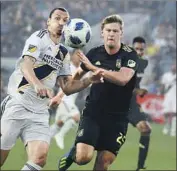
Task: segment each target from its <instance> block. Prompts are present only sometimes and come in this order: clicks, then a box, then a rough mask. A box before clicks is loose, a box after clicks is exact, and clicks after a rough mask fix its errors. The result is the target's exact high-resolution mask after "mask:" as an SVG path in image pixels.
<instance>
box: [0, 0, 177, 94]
mask: <svg viewBox="0 0 177 171" xmlns="http://www.w3.org/2000/svg"><path fill="white" fill-rule="evenodd" d="M61 6H62V7H65V8H66V9H67V10H68V11H69V12H70V15H71V18H83V19H85V20H86V21H87V22H88V23H89V24H90V25H91V26H94V25H95V24H97V23H100V21H101V20H102V19H103V18H104V17H105V16H107V15H109V14H114V13H119V14H129V13H130V14H132V13H138V14H139V15H141V14H148V15H149V18H150V19H149V23H148V28H147V29H145V30H144V31H143V34H142V35H140V36H143V37H145V39H146V41H147V52H146V56H147V58H148V59H149V63H150V66H149V68H148V72H147V73H148V74H147V76H146V79H145V80H144V82H143V84H144V85H145V86H146V87H147V88H148V90H149V91H150V93H159V80H160V78H161V76H162V75H163V74H164V73H165V72H168V71H169V70H170V68H171V65H172V64H173V63H176V3H175V2H173V1H171V2H169V1H168V2H167V1H147V0H145V1H143V0H141V1H124V0H110V1H107V0H102V1H99V0H92V1H91V0H73V1H69V0H59V1H56V0H55V1H54V0H50V1H49V0H42V1H40V0H30V1H24V0H22V1H2V2H1V57H4V58H8V57H14V58H17V57H19V56H20V54H21V51H22V49H23V46H24V42H25V40H26V39H27V38H28V37H29V35H30V34H31V33H32V32H34V31H36V30H39V29H41V28H45V26H46V19H47V18H48V15H49V12H50V11H51V10H52V9H53V8H55V7H61ZM142 20H143V18H142ZM125 27H129V26H128V25H126V26H125ZM138 27H140V26H139V25H137V28H138ZM93 34H94V33H93ZM93 36H94V35H93ZM131 41H132V40H130V42H129V43H131ZM2 67H3V66H2ZM1 70H2V68H1ZM6 73H7V72H3V78H5V80H2V79H1V93H2V92H5V88H4V86H3V85H6V82H7V77H5V76H4V74H6ZM1 76H2V73H1ZM1 78H2V77H1ZM1 97H2V96H1Z"/></svg>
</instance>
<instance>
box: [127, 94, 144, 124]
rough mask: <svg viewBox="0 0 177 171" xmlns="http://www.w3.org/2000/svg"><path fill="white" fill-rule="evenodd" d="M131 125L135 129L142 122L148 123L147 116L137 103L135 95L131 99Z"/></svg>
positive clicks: (129, 117) (129, 115) (129, 118)
mask: <svg viewBox="0 0 177 171" xmlns="http://www.w3.org/2000/svg"><path fill="white" fill-rule="evenodd" d="M128 120H129V123H131V124H132V125H133V126H134V127H136V125H137V124H138V122H140V121H147V115H146V114H145V113H144V112H143V111H142V109H141V106H140V105H139V104H138V103H137V102H136V96H135V95H133V97H132V99H131V105H130V112H129V114H128Z"/></svg>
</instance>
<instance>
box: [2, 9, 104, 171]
mask: <svg viewBox="0 0 177 171" xmlns="http://www.w3.org/2000/svg"><path fill="white" fill-rule="evenodd" d="M68 20H69V13H68V12H67V10H66V9H64V8H55V9H53V10H52V11H51V13H50V15H49V18H48V20H47V29H45V30H40V31H36V32H34V33H33V34H32V35H31V36H30V37H29V38H28V39H27V40H26V43H25V46H24V49H23V52H22V55H21V57H20V58H19V60H18V62H17V65H16V68H15V71H14V72H13V73H12V75H11V77H10V79H9V84H8V94H9V95H8V96H7V97H6V98H5V99H4V101H3V102H2V104H1V110H2V113H3V115H2V118H1V147H0V148H1V158H0V161H1V166H2V165H3V164H4V162H5V160H6V158H7V156H8V154H9V152H10V150H11V149H12V147H13V146H14V145H15V142H16V140H17V138H18V137H20V138H21V139H22V141H23V142H24V145H25V147H26V150H27V154H28V161H27V162H26V163H25V165H24V166H23V168H22V169H21V170H41V169H42V168H43V167H44V165H45V163H46V158H47V153H48V149H49V144H50V139H51V135H50V127H49V113H48V108H49V106H48V104H49V100H50V98H52V89H53V87H54V84H55V82H56V78H57V77H59V83H60V87H61V88H62V90H63V92H64V93H65V94H67V95H69V94H72V93H75V92H77V91H80V90H82V89H84V88H85V87H87V86H88V85H89V84H91V83H98V82H100V75H101V73H100V72H99V71H97V72H95V73H91V75H90V76H89V77H87V78H85V79H84V80H82V81H79V80H73V79H72V76H71V71H70V56H69V53H68V51H67V49H66V48H65V47H64V46H63V45H62V44H60V37H61V35H62V29H63V26H64V25H65V24H66V23H67V22H68Z"/></svg>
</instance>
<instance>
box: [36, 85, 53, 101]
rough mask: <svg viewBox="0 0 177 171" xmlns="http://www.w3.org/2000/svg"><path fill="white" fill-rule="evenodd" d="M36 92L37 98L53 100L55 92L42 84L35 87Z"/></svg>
mask: <svg viewBox="0 0 177 171" xmlns="http://www.w3.org/2000/svg"><path fill="white" fill-rule="evenodd" d="M34 90H35V92H36V93H37V96H39V97H41V98H45V97H47V98H50V99H51V98H52V97H53V91H52V90H51V89H49V88H47V87H46V86H44V85H43V84H42V83H41V84H36V85H34Z"/></svg>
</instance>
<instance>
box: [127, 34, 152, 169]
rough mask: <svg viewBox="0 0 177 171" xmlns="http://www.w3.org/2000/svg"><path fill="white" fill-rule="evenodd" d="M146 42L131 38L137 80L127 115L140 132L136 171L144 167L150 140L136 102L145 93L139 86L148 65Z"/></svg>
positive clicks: (149, 128)
mask: <svg viewBox="0 0 177 171" xmlns="http://www.w3.org/2000/svg"><path fill="white" fill-rule="evenodd" d="M145 46H146V42H145V39H144V38H143V37H135V38H134V39H133V48H134V49H135V51H136V52H137V54H138V56H139V59H138V69H137V82H136V87H135V89H134V93H133V97H132V100H131V110H130V113H129V116H128V119H129V122H130V123H131V124H132V125H133V126H134V127H136V128H137V129H138V130H139V132H140V133H141V136H140V140H139V155H138V164H137V171H138V170H143V169H145V167H144V164H145V160H146V157H147V153H148V149H149V141H150V133H151V127H150V124H149V122H148V121H147V116H146V114H145V113H143V112H142V110H141V107H140V105H138V104H137V102H136V95H140V96H143V95H145V94H146V93H147V90H145V89H141V88H140V81H141V79H142V77H143V75H144V70H145V68H146V67H147V65H148V60H147V59H144V58H143V57H144V51H145Z"/></svg>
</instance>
